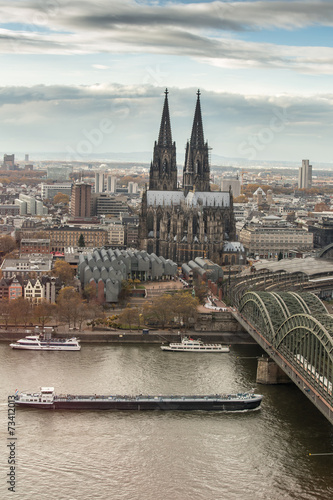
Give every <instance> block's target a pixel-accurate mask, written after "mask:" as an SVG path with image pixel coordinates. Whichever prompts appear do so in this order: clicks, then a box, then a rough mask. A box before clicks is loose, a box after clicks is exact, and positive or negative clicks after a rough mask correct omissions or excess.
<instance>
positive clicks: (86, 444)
mask: <svg viewBox="0 0 333 500" xmlns="http://www.w3.org/2000/svg"><path fill="white" fill-rule="evenodd" d="M260 355H261V350H260V348H259V347H257V346H254V345H251V346H232V347H231V352H230V353H229V354H191V353H166V352H162V351H161V350H160V349H159V346H155V345H150V346H146V345H145V346H141V345H102V344H100V345H97V344H91V345H90V344H83V347H82V350H81V351H80V352H53V353H50V352H31V351H30V352H28V351H27V352H23V351H22V352H20V351H13V350H11V349H10V348H9V346H8V345H7V344H4V343H2V344H0V367H1V368H0V370H1V378H0V386H1V406H0V415H1V421H0V425H1V428H0V436H1V484H0V498H1V499H7V498H8V499H10V498H18V499H20V500H30V499H37V500H58V499H59V500H62V499H64V500H65V499H66V500H78V499H80V500H81V499H83V500H86V499H91V500H99V499H101V500H102V499H103V500H104V499H111V500H190V499H191V500H224V499H228V500H233V499H234V500H243V499H244V500H245V499H247V500H252V499H253V500H258V499H265V500H266V499H268V500H278V499H279V500H280V499H297V500H301V499H320V500H327V499H331V498H333V474H332V473H333V456H332V455H314V454H317V453H321V454H324V453H326V454H327V453H332V454H333V429H332V426H331V425H330V424H329V422H327V421H326V419H325V418H324V417H323V416H322V415H321V414H320V413H319V412H318V410H316V409H315V408H314V407H313V406H312V405H311V403H310V402H309V401H308V400H307V399H306V398H305V396H304V395H302V394H301V393H300V392H299V391H298V389H297V388H296V387H295V386H293V385H288V386H259V385H258V386H257V385H256V384H255V375H256V356H260ZM41 385H42V386H54V387H55V388H56V392H58V393H60V392H61V393H78V394H80V393H81V394H83V393H85V394H87V393H92V394H95V393H100V394H101V393H102V394H103V393H117V394H140V393H146V394H204V393H209V394H211V393H219V392H221V393H224V392H235V391H236V392H238V391H240V390H247V389H250V388H252V387H255V388H256V392H260V393H262V394H263V395H264V399H263V403H262V407H261V409H260V410H257V411H254V412H248V413H220V412H219V413H208V412H189V413H187V412H98V411H81V412H80V411H70V412H69V411H67V412H66V411H58V412H51V411H50V412H48V411H46V410H44V411H43V410H35V409H30V410H29V409H17V410H16V416H15V424H16V425H15V428H16V434H15V437H16V438H17V439H16V440H15V459H16V464H15V466H16V469H15V492H11V491H8V489H7V488H8V484H6V474H7V473H8V472H9V465H8V464H7V459H8V455H9V449H10V448H8V447H7V446H6V445H7V444H8V442H10V440H9V439H8V432H7V415H8V412H7V399H8V395H12V394H14V392H15V389H18V390H20V391H21V390H31V391H37V390H38V389H39V387H40V386H41ZM309 453H312V454H313V455H311V456H309Z"/></svg>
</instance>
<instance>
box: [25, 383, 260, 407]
mask: <svg viewBox="0 0 333 500" xmlns="http://www.w3.org/2000/svg"><path fill="white" fill-rule="evenodd" d="M261 401H262V395H261V394H254V393H252V392H247V393H237V394H225V395H223V394H213V395H196V396H161V395H157V396H150V395H143V394H139V395H138V396H122V395H105V396H103V395H102V396H100V395H97V394H94V395H73V394H66V395H65V394H60V395H56V394H55V392H54V388H53V387H41V389H40V392H38V393H28V392H21V393H20V394H19V395H18V396H16V405H17V406H19V407H27V408H41V409H50V410H121V411H122V410H136V411H143V410H160V411H167V410H169V411H170V410H171V411H176V410H180V411H193V410H202V411H246V410H255V409H256V408H259V406H260V404H261Z"/></svg>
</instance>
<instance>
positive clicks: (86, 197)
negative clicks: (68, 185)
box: [71, 182, 91, 218]
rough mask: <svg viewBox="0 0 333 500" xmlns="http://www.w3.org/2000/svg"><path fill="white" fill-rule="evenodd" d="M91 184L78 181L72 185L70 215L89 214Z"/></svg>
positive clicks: (82, 215)
mask: <svg viewBox="0 0 333 500" xmlns="http://www.w3.org/2000/svg"><path fill="white" fill-rule="evenodd" d="M90 206H91V185H90V184H86V183H85V182H78V183H77V184H74V185H73V187H72V196H71V216H72V217H74V218H78V217H79V218H89V217H90V214H91V209H90Z"/></svg>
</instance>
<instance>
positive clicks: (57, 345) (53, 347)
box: [9, 335, 81, 351]
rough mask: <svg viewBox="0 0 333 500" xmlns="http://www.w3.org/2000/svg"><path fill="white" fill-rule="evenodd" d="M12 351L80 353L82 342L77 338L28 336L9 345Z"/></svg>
mask: <svg viewBox="0 0 333 500" xmlns="http://www.w3.org/2000/svg"><path fill="white" fill-rule="evenodd" d="M9 345H10V347H12V349H22V350H32V351H79V350H80V349H81V346H80V341H79V339H77V338H76V337H71V338H68V339H67V338H52V337H48V336H44V335H27V336H26V337H24V338H22V339H19V340H17V341H16V342H13V343H12V344H9Z"/></svg>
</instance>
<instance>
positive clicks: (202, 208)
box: [139, 90, 235, 264]
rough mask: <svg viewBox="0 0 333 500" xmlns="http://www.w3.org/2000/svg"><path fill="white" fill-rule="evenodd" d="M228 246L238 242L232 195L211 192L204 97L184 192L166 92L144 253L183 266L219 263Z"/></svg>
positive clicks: (146, 207)
mask: <svg viewBox="0 0 333 500" xmlns="http://www.w3.org/2000/svg"><path fill="white" fill-rule="evenodd" d="M226 240H231V241H235V220H234V214H233V198H232V192H231V191H224V192H223V191H211V190H210V165H209V148H208V143H207V142H205V140H204V132H203V126H202V116H201V106H200V92H199V91H198V92H197V102H196V108H195V113H194V120H193V126H192V133H191V139H190V141H188V142H187V145H186V153H185V163H184V168H183V178H182V186H181V187H179V183H178V179H177V163H176V144H175V142H172V134H171V123H170V114H169V103H168V91H167V90H166V91H165V99H164V106H163V112H162V120H161V126H160V131H159V136H158V141H157V142H156V141H155V145H154V153H153V160H152V162H151V165H150V173H149V189H147V188H146V190H145V192H144V194H143V197H142V205H141V213H140V224H139V245H140V248H141V249H142V250H146V251H147V252H148V253H154V254H156V255H159V256H163V257H164V258H166V259H171V260H173V261H175V262H177V263H178V264H181V263H183V262H188V261H189V260H191V259H195V258H196V257H204V258H208V259H211V260H213V261H214V262H216V263H219V262H220V261H221V257H222V252H223V244H224V243H225V241H226Z"/></svg>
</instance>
